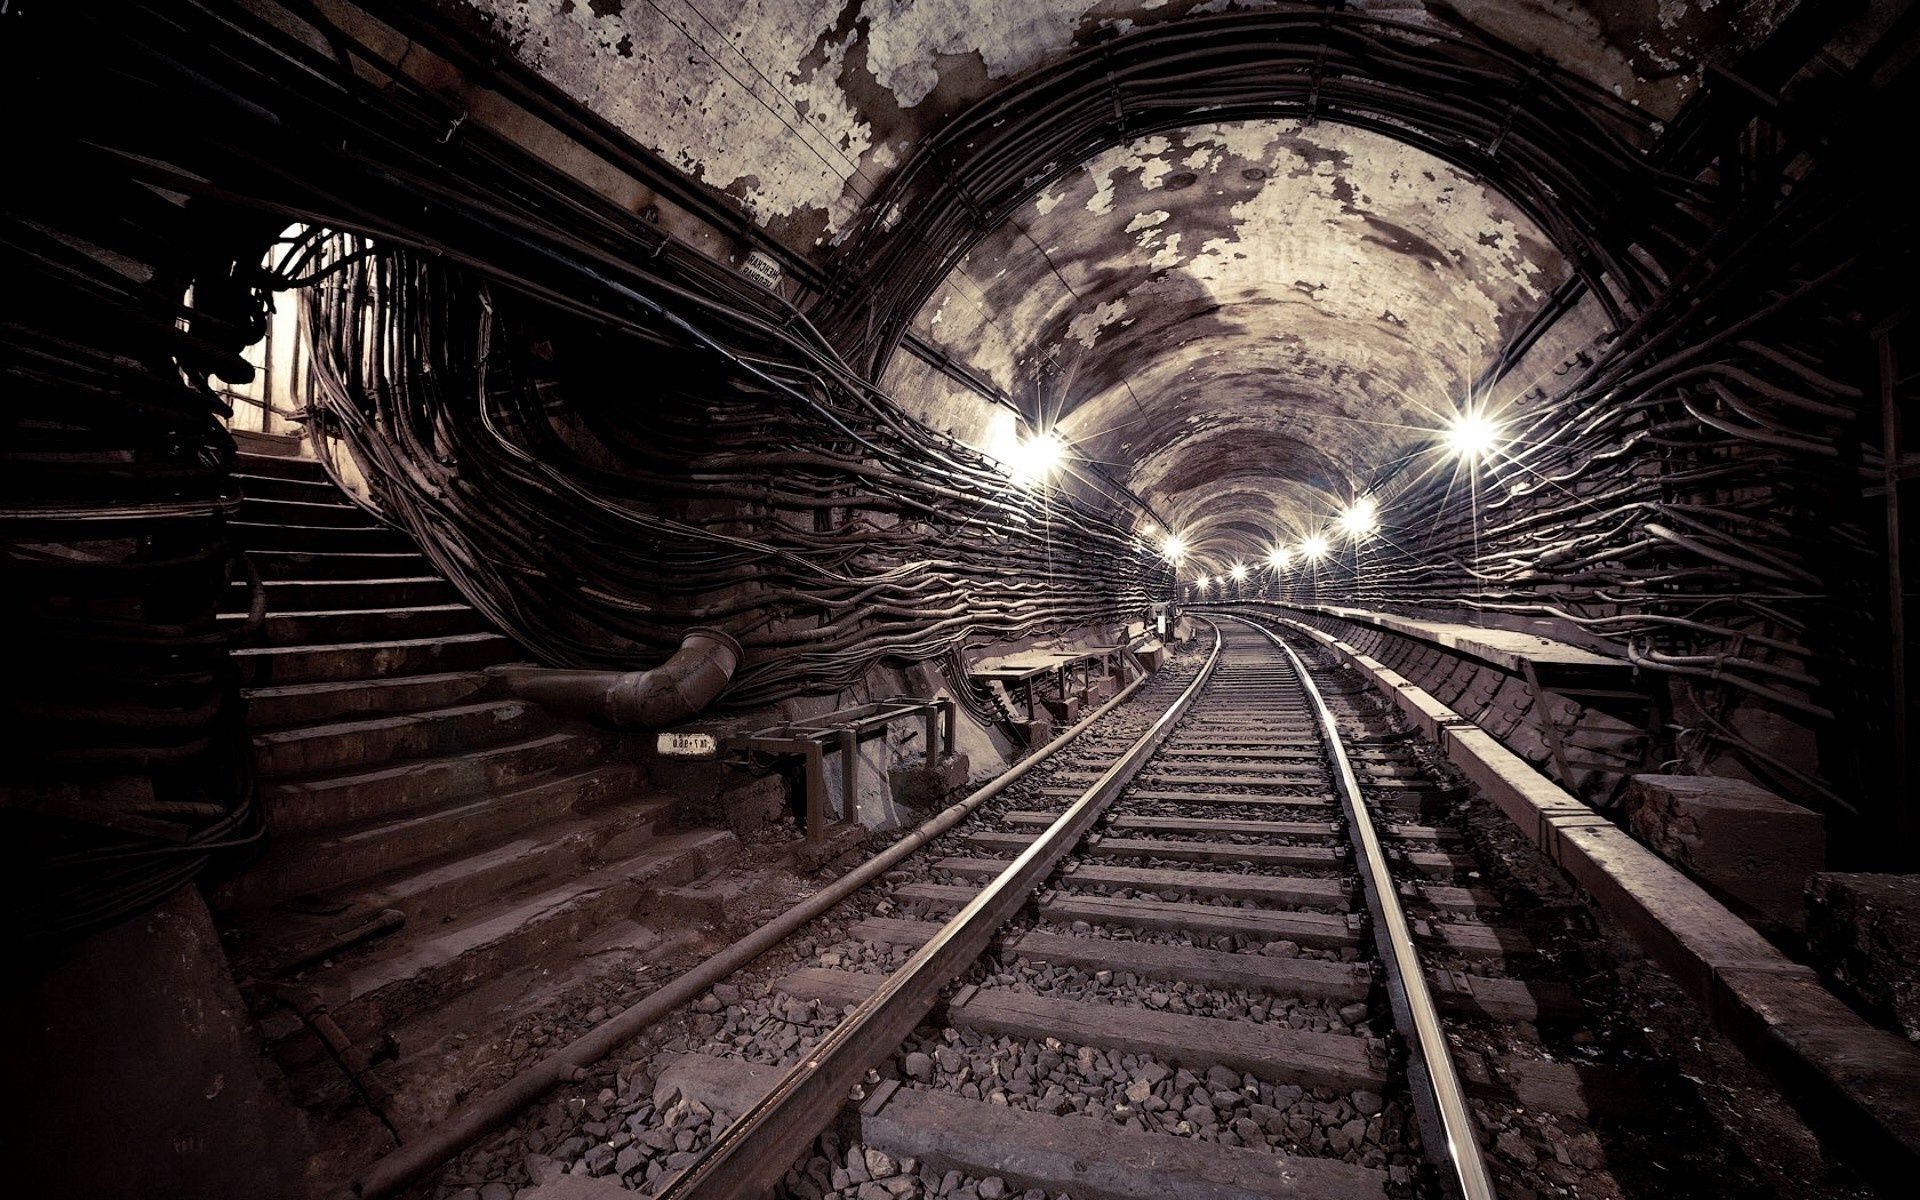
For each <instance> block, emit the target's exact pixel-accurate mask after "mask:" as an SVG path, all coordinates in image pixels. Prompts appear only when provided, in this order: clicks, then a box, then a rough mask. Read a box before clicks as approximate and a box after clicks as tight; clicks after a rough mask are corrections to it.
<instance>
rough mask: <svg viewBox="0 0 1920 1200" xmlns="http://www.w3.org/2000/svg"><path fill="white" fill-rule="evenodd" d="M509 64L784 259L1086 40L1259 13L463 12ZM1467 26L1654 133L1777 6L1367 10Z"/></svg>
mask: <svg viewBox="0 0 1920 1200" xmlns="http://www.w3.org/2000/svg"><path fill="white" fill-rule="evenodd" d="M465 2H466V4H467V5H468V6H470V8H471V9H472V10H473V13H474V15H475V16H476V17H477V18H479V19H480V21H482V22H483V23H484V24H485V25H486V26H488V27H489V28H490V29H491V30H492V31H493V32H494V34H495V36H497V37H498V38H499V39H500V41H501V42H502V43H504V44H505V46H506V47H507V48H508V49H509V50H510V52H511V53H512V54H513V55H514V56H515V57H517V58H518V59H519V60H520V61H521V62H523V63H525V64H526V65H527V66H529V67H531V68H532V69H533V70H535V71H536V72H538V73H539V74H540V75H542V76H543V77H544V78H546V79H547V80H548V81H549V82H551V83H553V84H554V85H555V86H557V87H558V88H559V89H560V90H562V91H563V92H565V93H567V94H568V95H571V96H572V97H574V98H575V99H577V100H579V101H581V102H582V103H584V104H586V105H587V106H588V107H590V108H592V109H593V110H594V111H595V112H597V113H599V114H600V115H601V116H602V117H604V118H606V119H607V120H608V121H609V122H611V123H612V124H613V125H614V126H615V127H616V128H618V129H620V130H622V131H623V132H625V133H626V134H627V135H628V136H630V137H632V138H634V139H635V140H636V141H638V142H639V143H641V144H642V145H644V146H646V147H647V148H648V149H650V150H652V151H654V152H655V153H657V154H659V155H660V156H662V157H663V158H665V159H667V160H668V161H669V162H672V163H674V164H676V165H677V166H679V167H680V168H681V169H682V170H684V171H686V172H687V174H689V175H691V176H694V177H696V178H699V179H702V180H704V181H706V182H707V183H709V184H711V185H713V186H714V187H716V188H719V189H722V190H724V191H725V192H727V193H728V194H730V195H732V196H734V197H735V198H736V199H737V200H738V201H739V202H740V203H741V205H742V207H743V208H745V209H746V210H747V211H748V212H749V213H750V214H752V215H753V216H754V218H755V219H757V220H759V221H760V222H761V223H762V224H764V225H766V226H768V227H769V228H770V229H772V230H773V231H774V232H775V233H776V234H778V235H779V236H781V237H782V239H783V240H784V241H786V242H787V243H788V244H789V245H792V246H795V247H798V248H803V249H804V248H806V247H808V246H813V245H818V244H819V243H821V242H822V241H824V240H826V239H829V238H831V237H832V236H834V235H835V234H837V233H839V232H841V231H842V230H844V229H845V228H846V226H847V223H848V221H849V219H850V218H851V216H852V214H853V213H854V212H855V211H857V209H858V207H859V206H860V204H861V203H862V202H863V200H864V198H865V197H866V196H868V195H870V194H871V193H872V192H873V190H874V189H875V188H876V187H877V186H878V185H879V184H880V183H881V182H882V181H883V180H884V179H885V178H886V175H887V173H888V172H889V171H890V170H891V169H892V168H893V167H894V166H895V165H896V164H897V163H899V162H900V161H902V160H903V159H904V158H905V157H906V156H907V154H909V153H910V152H911V151H912V149H913V148H914V147H915V146H917V145H918V144H919V142H920V141H921V140H922V139H924V137H925V136H926V135H927V134H928V133H929V132H930V131H932V130H934V129H937V128H939V126H940V125H941V124H942V123H944V122H945V121H946V120H947V119H948V118H949V117H951V116H952V115H953V114H954V113H955V112H957V111H959V110H960V109H962V108H964V107H965V106H967V105H969V104H971V103H973V102H975V101H977V100H979V99H981V98H982V97H985V96H989V95H991V94H993V93H994V92H995V91H997V90H999V89H1000V88H1001V87H1003V86H1005V85H1006V84H1007V83H1008V82H1010V81H1012V80H1014V79H1016V78H1019V77H1021V76H1023V75H1026V74H1029V73H1031V72H1034V71H1037V70H1042V69H1044V68H1045V67H1046V66H1047V65H1048V64H1049V63H1052V62H1056V61H1058V60H1059V59H1061V58H1063V57H1065V56H1066V55H1068V54H1070V53H1073V52H1074V51H1076V50H1078V49H1081V48H1084V47H1085V46H1087V45H1089V44H1091V43H1093V42H1094V41H1096V40H1098V39H1102V38H1107V37H1111V36H1113V35H1115V34H1122V35H1123V34H1125V33H1126V32H1128V31H1129V30H1132V29H1136V28H1141V27H1145V26H1149V25H1159V24H1165V23H1168V22H1175V21H1180V20H1182V19H1188V18H1191V17H1196V16H1204V15H1207V14H1210V13H1217V12H1225V11H1227V10H1229V9H1231V8H1256V7H1262V6H1263V5H1262V4H1261V3H1260V2H1259V0H1019V2H1017V3H1016V2H1013V0H741V2H740V3H737V4H732V5H726V6H719V7H716V6H714V5H711V4H699V5H696V4H690V3H686V2H684V0H659V2H658V3H657V4H654V3H647V2H645V0H465ZM1355 7H1357V8H1361V9H1365V10H1367V11H1369V12H1370V13H1373V14H1375V15H1378V16H1383V17H1387V18H1390V19H1395V20H1401V21H1407V22H1411V23H1413V24H1416V25H1420V26H1427V27H1432V28H1436V29H1443V28H1452V27H1458V26H1459V25H1460V24H1463V23H1464V24H1467V25H1469V26H1472V27H1477V28H1478V29H1481V30H1484V31H1486V32H1488V33H1491V34H1493V35H1495V36H1498V37H1500V38H1503V39H1505V40H1507V41H1509V42H1511V43H1512V44H1514V45H1515V46H1517V47H1518V48H1519V49H1520V50H1522V51H1523V52H1527V53H1540V54H1543V55H1546V56H1547V57H1550V58H1552V59H1553V60H1554V61H1556V62H1558V63H1560V64H1561V65H1563V66H1565V67H1567V68H1568V69H1569V70H1572V71H1573V72H1575V73H1576V74H1579V75H1581V76H1584V77H1585V78H1586V79H1588V80H1591V81H1592V82H1594V83H1595V84H1597V85H1598V86H1599V87H1600V88H1601V89H1603V90H1605V91H1608V92H1611V93H1613V94H1615V95H1617V96H1620V97H1622V98H1624V99H1626V100H1628V101H1629V102H1631V103H1634V104H1637V105H1640V106H1642V107H1644V108H1646V109H1647V110H1648V111H1650V112H1652V113H1654V114H1655V115H1657V116H1661V117H1666V116H1669V115H1671V114H1672V113H1673V112H1674V111H1675V110H1676V109H1677V108H1678V106H1679V105H1680V103H1681V102H1682V101H1683V100H1684V99H1685V98H1686V97H1687V96H1689V95H1690V94H1692V92H1693V91H1694V89H1695V88H1696V87H1697V86H1698V82H1699V77H1700V68H1701V64H1702V63H1703V62H1706V61H1720V60H1724V59H1726V58H1728V57H1730V56H1731V55H1732V54H1734V53H1736V52H1737V51H1739V50H1740V49H1743V48H1746V47H1748V46H1751V45H1752V44H1753V43H1754V42H1755V41H1757V40H1758V39H1759V38H1761V37H1762V36H1764V35H1765V34H1766V33H1767V32H1768V31H1769V30H1771V29H1772V28H1774V26H1775V25H1776V24H1777V23H1778V20H1779V19H1780V17H1781V15H1782V14H1783V13H1785V12H1786V11H1789V10H1790V9H1791V8H1792V4H1791V2H1790V0H1727V2H1725V3H1720V4H1711V5H1708V4H1685V3H1678V2H1676V0H1624V2H1618V0H1615V2H1609V3H1597V2H1595V3H1579V2H1577V0H1452V2H1451V3H1449V4H1446V5H1440V4H1434V5H1428V4H1426V3H1423V2H1422V0H1367V2H1364V3H1358V4H1356V5H1355Z"/></svg>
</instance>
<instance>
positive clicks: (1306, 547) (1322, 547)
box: [1300, 533, 1327, 562]
mask: <svg viewBox="0 0 1920 1200" xmlns="http://www.w3.org/2000/svg"><path fill="white" fill-rule="evenodd" d="M1326 556H1327V539H1326V538H1324V537H1322V536H1321V535H1320V534H1317V533H1316V534H1314V535H1313V536H1312V537H1310V538H1308V539H1307V540H1306V541H1304V542H1301V543H1300V557H1301V558H1304V559H1306V560H1307V561H1308V562H1318V561H1319V560H1321V559H1323V558H1325V557H1326Z"/></svg>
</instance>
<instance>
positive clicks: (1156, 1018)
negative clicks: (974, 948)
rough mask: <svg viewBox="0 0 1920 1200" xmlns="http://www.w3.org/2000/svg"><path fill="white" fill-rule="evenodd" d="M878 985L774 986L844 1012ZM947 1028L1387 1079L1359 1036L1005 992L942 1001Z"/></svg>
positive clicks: (1343, 1077)
mask: <svg viewBox="0 0 1920 1200" xmlns="http://www.w3.org/2000/svg"><path fill="white" fill-rule="evenodd" d="M884 978H885V976H883V975H880V974H877V973H875V972H870V971H835V970H830V969H828V968H825V967H805V968H802V969H800V970H798V971H794V972H792V973H790V974H788V975H787V976H785V977H784V978H782V979H781V980H780V981H779V982H778V983H776V984H775V985H774V986H775V987H777V988H779V989H780V990H781V991H783V992H785V993H787V994H788V995H790V996H797V997H799V998H801V999H805V1000H819V1001H821V1002H822V1003H823V1004H830V1005H834V1006H838V1007H841V1008H845V1007H847V1006H849V1005H853V1004H858V1003H860V1002H861V1001H863V1000H864V999H866V997H867V996H868V995H870V994H872V992H873V991H874V989H875V988H877V987H879V986H880V982H881V980H882V979H884ZM945 1021H946V1023H947V1024H949V1025H952V1026H954V1027H956V1028H959V1029H972V1030H976V1031H978V1032H980V1033H990V1034H995V1035H997V1036H1001V1037H1016V1038H1025V1039H1029V1040H1032V1041H1036V1042H1037V1041H1044V1040H1045V1039H1047V1038H1058V1039H1059V1040H1061V1041H1063V1042H1069V1043H1072V1044H1073V1045H1076V1046H1097V1047H1100V1048H1101V1049H1111V1050H1121V1051H1124V1052H1126V1053H1128V1054H1151V1055H1153V1056H1154V1057H1156V1058H1158V1059H1160V1060H1162V1061H1164V1062H1169V1063H1173V1064H1175V1065H1177V1066H1183V1067H1187V1068H1189V1069H1194V1068H1198V1069H1199V1070H1202V1071H1204V1070H1205V1069H1206V1068H1208V1067H1211V1066H1216V1065H1217V1066H1224V1067H1228V1068H1231V1069H1232V1070H1235V1071H1245V1072H1249V1073H1251V1074H1253V1075H1256V1076H1258V1077H1260V1078H1261V1079H1265V1080H1269V1081H1270V1082H1273V1083H1298V1084H1302V1085H1305V1086H1312V1087H1337V1088H1342V1089H1348V1088H1369V1089H1375V1090H1377V1089H1378V1088H1379V1087H1380V1085H1381V1084H1383V1083H1384V1082H1385V1081H1386V1077H1385V1071H1384V1069H1383V1067H1382V1065H1381V1064H1378V1063H1376V1062H1375V1060H1374V1057H1373V1055H1372V1054H1371V1053H1370V1052H1369V1051H1368V1049H1367V1040H1366V1039H1365V1038H1361V1037H1356V1036H1353V1035H1351V1034H1344V1033H1313V1032H1310V1031H1308V1030H1302V1029H1293V1028H1291V1027H1289V1026H1285V1025H1278V1024H1266V1023H1261V1022H1255V1021H1238V1020H1235V1021H1228V1020H1222V1019H1220V1018H1217V1017H1196V1016H1190V1015H1187V1014H1183V1013H1169V1012H1159V1011H1156V1010H1154V1009H1150V1008H1130V1007H1123V1006H1121V1005H1117V1004H1099V1003H1090V1002H1087V1001H1082V1000H1055V999H1051V998H1049V997H1045V996H1034V995H1028V994H1025V993H1021V992H1015V991H1012V990H1010V989H1007V988H983V989H979V990H976V991H972V992H965V993H962V996H961V997H960V998H957V999H956V1000H955V1001H953V1002H949V1003H948V1005H947V1009H946V1015H945Z"/></svg>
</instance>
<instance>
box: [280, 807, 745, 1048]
mask: <svg viewBox="0 0 1920 1200" xmlns="http://www.w3.org/2000/svg"><path fill="white" fill-rule="evenodd" d="M739 848H740V843H739V841H738V840H737V839H735V838H734V836H733V835H732V834H730V833H723V832H718V831H711V830H706V831H698V832H693V833H682V834H673V835H670V836H667V837H663V838H659V839H657V840H655V841H653V842H652V843H651V844H649V845H648V847H647V849H646V850H645V851H643V852H641V853H639V854H635V855H633V856H631V857H629V858H624V859H621V860H618V861H616V862H612V863H609V864H607V865H605V866H603V867H599V868H597V869H595V870H593V871H591V872H589V873H587V874H585V875H582V876H579V877H577V878H573V879H569V880H566V881H565V882H562V883H558V884H554V885H552V886H549V887H546V888H543V889H542V890H540V891H537V892H534V893H533V894H531V895H522V896H506V897H501V898H499V899H498V900H496V901H495V902H494V903H493V904H490V905H488V906H487V907H485V908H483V909H480V910H477V911H474V912H472V913H470V914H469V915H468V916H467V918H466V919H465V920H462V921H459V922H456V923H451V924H445V925H440V926H427V927H419V928H409V929H406V930H403V931H402V932H401V933H400V934H399V935H397V936H394V937H389V938H387V939H386V940H384V941H383V942H381V943H379V944H377V945H376V946H374V947H372V948H370V949H369V950H368V951H367V952H365V953H362V954H358V955H348V956H345V957H343V958H342V959H340V960H339V961H337V962H334V963H332V964H329V965H327V966H325V967H323V968H321V969H318V970H315V971H313V972H310V973H309V974H308V975H307V976H306V978H305V979H304V980H303V982H306V983H309V984H312V985H313V986H314V987H316V988H317V989H318V990H319V992H320V994H321V996H322V998H323V999H324V1000H325V1002H326V1004H327V1007H328V1009H329V1011H330V1012H331V1013H332V1015H333V1018H334V1020H335V1021H336V1022H338V1024H339V1025H340V1027H341V1028H342V1029H343V1030H344V1031H345V1032H346V1034H347V1036H348V1037H349V1038H351V1039H353V1040H355V1041H359V1040H361V1039H363V1038H366V1037H368V1036H369V1035H371V1034H373V1033H375V1032H376V1031H378V1030H380V1029H384V1028H388V1027H391V1026H393V1025H396V1024H398V1023H399V1022H401V1021H403V1020H405V1019H406V1018H407V1017H408V1016H410V1015H411V1014H413V1013H416V1012H420V1011H422V1010H424V1009H427V1008H430V1007H432V1006H434V1005H436V1004H440V1003H443V1002H445V1001H446V1000H448V999H449V998H451V997H453V996H455V995H458V994H460V993H462V992H465V991H467V990H469V989H471V988H472V987H474V986H476V984H477V983H479V982H481V981H484V980H488V979H492V978H495V977H497V976H499V975H501V974H504V973H505V972H507V971H510V970H512V969H514V968H515V967H518V966H521V965H523V964H526V963H529V962H534V961H542V960H551V961H554V962H555V963H559V962H561V961H563V960H564V959H566V958H567V957H568V956H569V955H570V954H571V952H572V950H573V949H574V948H575V947H576V946H577V945H578V943H579V942H580V941H582V940H583V939H584V938H586V937H588V936H589V935H591V934H592V933H593V932H594V931H595V930H597V929H599V928H601V927H603V926H605V925H608V924H611V923H613V922H614V921H617V920H620V919H622V918H623V917H627V916H629V915H631V914H632V913H633V911H634V910H635V908H636V907H637V906H638V905H639V904H640V902H641V900H642V899H643V898H644V897H645V896H646V894H647V892H648V891H649V890H651V889H653V888H657V887H662V886H668V885H671V884H676V883H686V882H689V881H690V880H693V879H697V878H699V877H701V876H703V875H706V874H709V873H711V872H713V871H715V870H718V869H720V868H721V867H724V866H725V865H726V864H727V863H729V862H731V861H732V860H733V858H734V856H735V855H737V854H738V853H739ZM262 1029H263V1032H264V1033H265V1034H266V1036H267V1037H268V1038H269V1040H271V1041H275V1042H277V1043H279V1044H278V1045H277V1046H276V1049H277V1050H279V1051H282V1061H283V1062H290V1063H292V1064H297V1063H298V1062H300V1061H302V1060H303V1059H307V1060H310V1059H311V1057H312V1056H314V1055H316V1054H317V1053H318V1052H319V1048H318V1046H317V1044H315V1043H314V1042H313V1040H312V1038H311V1037H310V1036H308V1035H306V1034H305V1032H304V1030H303V1028H302V1027H301V1026H300V1024H299V1022H298V1020H297V1019H294V1018H292V1016H291V1014H287V1013H280V1014H276V1015H275V1017H274V1018H273V1019H270V1020H268V1021H265V1022H263V1023H262Z"/></svg>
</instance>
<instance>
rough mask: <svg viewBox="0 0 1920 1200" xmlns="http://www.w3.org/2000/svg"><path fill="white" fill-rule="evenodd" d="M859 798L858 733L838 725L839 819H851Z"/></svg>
mask: <svg viewBox="0 0 1920 1200" xmlns="http://www.w3.org/2000/svg"><path fill="white" fill-rule="evenodd" d="M859 798H860V735H859V734H858V733H856V732H854V729H853V726H851V725H842V726H840V819H841V820H842V821H851V820H853V814H854V813H855V812H856V811H858V808H859V805H858V803H857V802H858V800H859Z"/></svg>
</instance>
